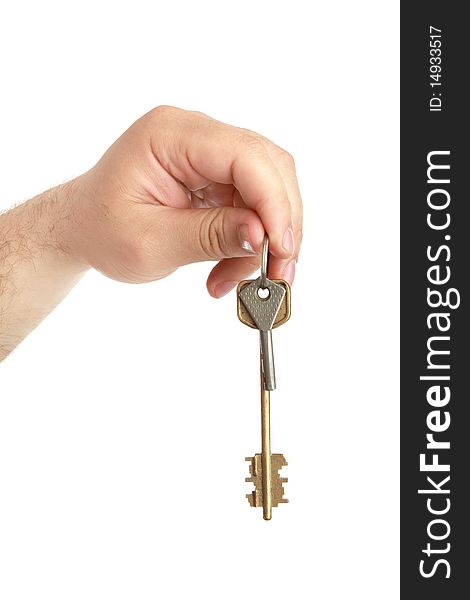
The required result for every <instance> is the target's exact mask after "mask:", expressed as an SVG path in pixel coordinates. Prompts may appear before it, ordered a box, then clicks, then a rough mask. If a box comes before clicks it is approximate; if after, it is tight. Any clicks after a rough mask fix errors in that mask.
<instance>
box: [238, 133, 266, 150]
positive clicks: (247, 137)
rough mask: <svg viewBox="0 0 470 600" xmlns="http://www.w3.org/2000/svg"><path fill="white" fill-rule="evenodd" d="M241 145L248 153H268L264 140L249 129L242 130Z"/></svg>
mask: <svg viewBox="0 0 470 600" xmlns="http://www.w3.org/2000/svg"><path fill="white" fill-rule="evenodd" d="M239 143H240V145H241V146H242V147H243V148H244V149H245V150H246V151H248V152H250V153H253V154H261V153H264V152H266V146H265V141H264V138H263V137H262V136H261V135H259V134H257V133H255V132H254V131H249V130H248V129H242V130H241V132H240V135H239Z"/></svg>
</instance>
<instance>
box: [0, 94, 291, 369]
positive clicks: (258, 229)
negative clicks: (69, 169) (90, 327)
mask: <svg viewBox="0 0 470 600" xmlns="http://www.w3.org/2000/svg"><path fill="white" fill-rule="evenodd" d="M265 231H266V233H267V234H268V236H269V249H270V253H271V260H270V265H269V269H270V272H269V276H270V277H271V278H282V279H285V280H286V281H288V282H289V283H290V284H292V283H293V280H294V274H295V263H296V261H297V257H298V254H299V250H300V245H301V239H302V202H301V198H300V192H299V187H298V183H297V177H296V173H295V166H294V161H293V159H292V156H291V155H290V154H289V153H288V152H286V151H285V150H283V149H282V148H280V147H279V146H276V144H274V143H273V142H271V141H270V140H268V139H266V138H265V137H263V136H261V135H259V134H257V133H255V132H253V131H249V130H247V129H241V128H238V127H232V126H230V125H227V124H225V123H221V122H220V121H216V120H214V119H211V118H210V117H208V116H207V115H205V114H203V113H200V112H192V111H184V110H181V109H178V108H174V107H170V106H160V107H158V108H155V109H154V110H152V111H150V112H149V113H147V114H146V115H144V116H143V117H141V118H140V119H139V120H138V121H136V122H135V123H134V124H133V125H132V126H131V127H130V128H129V129H128V130H127V131H126V132H125V133H124V134H123V135H122V136H121V137H120V138H119V139H118V140H117V141H116V142H115V143H114V144H113V145H112V146H111V147H110V148H109V149H108V150H107V152H106V153H105V154H104V155H103V157H102V158H101V159H100V160H99V161H98V163H97V164H96V165H95V166H94V167H93V168H92V169H90V170H89V171H87V172H86V173H84V174H83V175H80V176H79V177H77V178H76V179H73V180H72V181H69V182H68V183H66V184H64V185H61V186H58V187H56V188H53V189H51V190H48V191H46V192H44V193H42V194H40V195H38V196H36V197H34V198H32V199H31V200H28V201H27V202H25V203H23V204H21V205H19V206H17V207H14V208H12V209H10V210H9V211H8V212H6V213H4V214H2V215H0V360H2V359H3V358H5V357H6V356H7V355H8V354H9V353H10V352H11V351H12V350H13V349H14V348H15V346H17V344H19V343H20V342H21V340H22V339H24V338H25V337H26V335H28V333H29V332H30V331H32V330H33V329H34V328H35V327H36V326H37V325H38V323H39V322H40V321H41V320H42V319H43V318H44V317H45V316H46V315H47V314H48V313H49V312H50V311H51V310H52V309H53V308H54V307H55V306H56V305H57V304H58V303H59V302H60V301H61V300H62V299H63V298H64V297H65V295H66V294H67V293H68V292H69V291H70V289H71V288H72V287H73V286H74V285H75V284H76V283H77V282H78V281H79V280H80V278H81V277H82V276H83V275H84V274H85V273H86V271H87V270H88V269H90V268H94V269H97V270H98V271H101V272H102V273H103V274H104V275H106V276H108V277H111V278H113V279H116V280H119V281H124V282H128V283H145V282H147V281H154V280H156V279H161V278H163V277H166V276H168V275H170V274H171V273H173V271H175V270H176V269H177V268H178V267H180V266H182V265H185V264H189V263H193V262H199V261H217V264H216V265H215V267H214V268H213V269H212V271H211V273H210V274H209V277H208V280H207V289H208V291H209V293H210V294H211V296H213V297H215V298H220V297H221V296H223V295H225V294H226V293H228V292H229V291H230V290H231V289H233V287H235V286H236V285H237V283H238V282H239V281H240V280H241V279H244V278H247V277H249V275H250V274H251V273H253V272H254V271H255V270H256V269H258V268H259V260H260V258H259V254H260V252H261V248H262V242H263V237H264V232H265Z"/></svg>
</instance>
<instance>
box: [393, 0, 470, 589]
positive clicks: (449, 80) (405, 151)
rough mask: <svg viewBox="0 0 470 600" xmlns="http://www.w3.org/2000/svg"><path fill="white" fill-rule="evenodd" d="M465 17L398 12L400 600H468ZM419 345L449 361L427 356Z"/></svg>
mask: <svg viewBox="0 0 470 600" xmlns="http://www.w3.org/2000/svg"><path fill="white" fill-rule="evenodd" d="M466 9H467V6H466V3H464V2H445V1H443V0H441V1H440V2H436V1H435V0H427V1H418V2H401V57H400V64H401V88H400V90H401V91H400V94H401V98H400V104H401V190H400V194H401V217H400V218H401V235H402V238H401V239H402V241H401V257H400V261H401V458H400V460H401V597H402V598H405V599H408V598H409V599H413V600H414V599H419V598H426V599H427V600H433V599H434V598H439V599H441V600H442V599H443V598H445V599H446V600H449V599H453V598H458V599H459V600H461V599H462V598H465V597H467V596H468V597H470V591H469V590H470V585H469V582H468V579H469V577H470V551H469V546H468V545H469V543H470V535H469V534H470V528H469V523H470V493H469V489H470V485H469V484H470V467H469V464H470V418H469V416H470V390H469V386H468V385H467V382H466V377H467V374H470V348H469V345H468V342H467V340H468V339H469V338H470V327H469V322H470V319H469V306H470V295H469V284H468V281H469V278H470V216H469V214H470V211H469V210H468V209H469V207H470V192H469V189H468V181H467V180H468V178H469V173H470V161H469V159H470V153H469V151H468V146H469V143H470V141H469V138H470V127H469V123H470V120H469V107H468V99H467V98H466V92H465V89H467V88H468V87H469V86H468V73H469V71H470V68H469V62H468V58H469V57H470V52H469V50H468V48H469V46H468V44H469V39H470V36H469V31H468V28H469V24H468V21H467V19H466V18H465V16H464V11H465V12H466ZM431 27H432V28H434V29H431ZM439 30H440V31H439ZM433 35H434V36H435V37H432V36H433ZM439 36H440V37H439ZM439 41H440V42H441V43H440V44H439V43H437V42H439ZM437 49H440V52H431V50H437ZM438 57H439V58H440V59H441V60H440V61H438V60H431V58H438ZM434 66H439V67H440V70H439V69H437V68H431V67H434ZM437 75H439V77H437ZM433 76H434V77H433ZM432 83H434V84H436V85H434V86H432V85H431V84H432ZM431 109H433V110H431ZM432 152H440V154H437V153H436V154H433V155H430V154H429V153H432ZM447 152H448V154H447ZM428 160H430V161H431V162H433V163H434V164H436V165H437V164H440V165H441V167H443V166H446V165H447V166H450V169H448V170H447V169H444V168H440V169H439V168H435V169H431V171H430V173H429V175H430V177H429V178H428V175H427V170H428V167H429V163H428ZM428 179H430V181H428ZM447 179H450V181H449V182H448V183H445V180H447ZM429 194H430V196H429ZM447 202H448V206H446V204H447ZM430 205H431V206H430ZM428 215H429V216H428ZM427 219H430V223H431V225H432V226H431V225H430V224H429V223H428V221H427ZM448 219H450V222H449V224H448V226H447V227H444V225H445V224H446V223H447V222H448ZM436 227H437V228H436ZM439 227H442V229H439ZM433 267H435V268H433ZM447 277H449V279H448V281H444V280H446V278H447ZM436 282H438V283H436ZM429 290H431V292H430V293H431V297H428V293H429ZM452 290H454V291H452ZM439 292H440V293H441V295H442V298H443V299H444V300H443V302H445V298H448V299H449V300H450V301H449V304H450V305H452V306H454V308H452V307H451V306H444V305H441V306H435V307H434V308H433V307H432V306H430V304H431V303H433V304H436V305H439V295H438V293H439ZM459 300H460V305H459V306H458V307H457V306H456V305H457V303H458V301H459ZM433 314H435V315H440V316H439V317H433V316H432V315H433ZM438 323H439V325H438ZM439 326H440V328H439ZM446 327H448V330H446V331H444V330H445V329H446ZM441 329H442V330H441ZM432 338H435V339H432ZM447 338H449V339H447ZM428 344H430V348H431V352H432V351H435V350H440V351H444V352H447V351H449V354H432V353H431V354H429V353H430V350H429V348H428ZM428 361H430V362H428ZM446 366H448V367H449V368H445V367H446ZM420 377H449V379H448V380H445V379H440V380H434V381H433V380H431V379H420ZM433 387H434V391H432V390H431V391H430V388H433ZM445 388H448V390H446V389H445ZM446 393H450V399H449V400H448V402H447V403H446V396H445V394H446ZM449 419H450V424H449ZM438 429H441V431H437V430H438ZM427 435H431V436H432V438H431V441H430V439H429V438H427V437H426V436H427ZM437 442H441V443H442V445H441V446H440V447H438V448H432V447H430V448H427V444H431V445H432V444H434V443H437ZM447 442H448V443H449V444H450V448H449V449H447V448H445V446H444V444H446V443H447ZM423 454H424V455H425V458H424V462H425V463H426V464H428V465H429V464H430V463H432V461H433V460H436V461H437V463H438V467H437V468H438V469H441V468H442V469H444V468H445V465H449V468H450V470H449V471H445V470H436V471H425V470H422V468H420V455H423ZM433 455H436V456H433ZM436 457H437V458H436ZM424 468H428V467H424ZM428 477H430V478H431V480H432V482H430V481H428V479H427V478H428ZM447 477H450V479H449V480H448V481H447V482H446V483H442V482H443V481H445V479H446V478H447ZM418 490H424V491H425V492H424V493H421V494H420V493H418ZM432 492H434V493H432ZM431 511H434V512H435V513H437V512H441V514H433V513H432V512H431ZM434 538H440V539H434ZM428 544H429V546H428ZM438 561H441V562H438Z"/></svg>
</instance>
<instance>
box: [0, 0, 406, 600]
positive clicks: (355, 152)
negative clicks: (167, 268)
mask: <svg viewBox="0 0 470 600" xmlns="http://www.w3.org/2000/svg"><path fill="white" fill-rule="evenodd" d="M398 12H399V11H398V2H390V1H389V2H376V1H372V0H371V1H358V2H349V1H347V0H343V1H336V2H318V1H317V2H306V1H305V2H302V1H292V0H291V1H290V2H275V1H273V0H271V1H269V2H267V1H254V0H251V2H248V1H246V0H238V1H237V2H231V3H228V2H223V1H221V0H219V1H213V2H210V1H208V0H204V1H201V0H200V1H199V2H190V1H188V2H183V1H174V0H172V1H171V2H170V1H167V2H159V1H153V2H143V1H136V0H133V1H132V2H127V3H126V2H109V3H105V2H101V3H99V2H96V1H93V2H91V1H84V0H82V1H81V2H76V3H70V2H51V1H42V2H32V1H31V2H24V1H17V2H10V3H9V4H8V8H6V9H5V8H4V9H3V11H2V15H1V17H0V56H1V57H2V58H1V61H2V66H1V98H0V136H1V137H0V207H1V208H7V207H9V206H11V205H12V204H13V203H14V202H18V201H21V200H22V199H25V198H28V197H30V196H32V195H34V194H36V193H38V192H40V191H42V190H44V189H46V188H47V187H50V186H52V185H54V184H57V183H60V182H62V181H65V180H67V179H68V178H70V177H73V176H74V175H78V174H79V173H81V172H82V171H84V170H86V169H88V168H89V167H90V166H92V165H93V164H94V163H95V162H96V160H97V159H98V158H99V157H100V155H101V154H102V153H103V152H104V150H105V149H106V148H107V147H108V146H109V145H110V144H111V143H112V142H113V141H114V139H115V138H116V137H117V136H118V135H120V133H121V132H122V131H123V130H124V129H126V128H127V127H128V126H129V125H130V124H131V123H132V122H133V121H134V120H135V119H136V118H138V117H139V116H140V115H141V114H143V113H144V112H146V111H147V110H149V109H150V108H152V107H153V106H156V105H158V104H162V103H164V104H173V105H176V106H181V107H183V108H191V109H197V110H202V111H203V112H206V113H208V114H209V115H211V116H213V117H216V118H218V119H220V120H223V121H226V122H229V123H232V124H235V125H240V126H243V127H247V128H250V129H254V130H257V131H259V132H261V133H263V134H264V135H266V136H268V137H270V138H271V139H273V140H274V141H275V142H276V143H278V144H279V145H281V146H283V147H285V148H286V149H287V150H289V151H290V152H291V153H292V154H293V155H294V156H295V158H296V164H297V169H298V175H299V180H300V183H301V189H302V193H303V199H304V203H305V230H304V235H305V241H304V246H303V251H302V254H301V257H300V261H299V264H298V270H297V280H296V283H295V285H294V287H293V316H292V319H291V321H290V322H289V323H288V324H286V325H284V326H283V327H282V328H281V329H278V330H277V331H276V332H275V335H274V342H275V354H276V364H277V375H278V390H277V391H276V392H275V393H274V394H273V399H272V404H273V406H272V410H273V416H272V421H273V423H272V426H273V451H277V452H283V453H284V454H285V455H286V458H287V460H288V461H289V466H288V468H287V469H286V471H287V475H288V476H289V484H288V485H287V486H286V490H287V496H288V497H289V499H290V503H289V504H287V505H281V506H280V507H279V508H277V509H275V511H274V516H273V520H272V521H271V522H264V521H263V519H262V516H261V510H260V509H258V510H255V509H252V508H250V507H249V505H248V503H247V501H246V499H245V497H244V495H245V494H246V493H247V492H248V491H249V489H250V486H249V484H246V483H245V482H244V477H245V476H246V475H248V471H247V467H248V463H245V462H244V457H245V456H248V455H251V454H253V453H254V452H257V451H259V449H260V448H259V446H260V441H259V414H258V402H259V400H258V363H257V351H258V340H257V337H256V333H255V332H254V331H252V330H251V329H248V328H245V327H244V326H243V325H242V324H240V323H239V322H238V320H237V317H236V309H235V293H231V294H229V296H228V297H226V298H225V299H223V300H218V301H217V300H214V299H212V298H210V297H209V295H208V294H207V292H206V289H205V279H206V276H207V274H208V272H209V269H210V265H209V264H200V265H196V266H189V267H185V268H183V269H181V270H180V271H178V272H177V273H176V274H174V275H172V276H171V277H170V278H168V279H166V280H164V281H161V282H157V283H154V284H148V285H144V286H127V285H125V284H120V283H116V282H113V281H110V280H106V279H105V278H104V277H102V276H100V275H98V274H96V273H89V274H88V275H87V276H86V277H85V279H84V280H83V281H82V282H81V283H80V284H79V285H78V286H77V287H76V288H75V289H74V290H73V291H72V293H71V294H70V295H69V297H68V298H67V299H66V300H65V301H64V302H63V303H62V304H61V306H60V307H59V308H58V309H57V310H56V311H55V312H54V313H53V314H52V315H51V316H49V317H48V318H47V319H46V321H45V322H44V323H43V324H42V325H41V326H40V327H39V328H38V329H37V330H36V331H35V332H34V333H33V334H31V335H30V337H29V338H28V339H27V340H26V341H25V342H24V343H23V344H22V345H21V346H20V347H19V348H18V349H17V350H16V351H15V352H14V353H13V354H12V355H11V356H10V357H9V358H8V359H7V360H6V361H5V362H4V363H3V364H2V365H0V597H1V598H2V600H13V599H22V600H23V599H27V600H32V599H34V600H37V599H42V598H45V599H47V600H54V599H61V600H64V599H67V600H69V599H80V600H83V599H84V598H87V599H89V600H94V599H97V600H98V599H100V600H102V599H108V598H109V599H113V600H119V599H121V598H122V599H131V598H132V599H134V598H138V599H139V600H147V599H154V598H165V599H169V600H170V599H173V598H175V599H176V598H178V599H179V598H204V599H219V598H228V599H231V598H237V599H238V598H243V597H255V596H258V597H259V596H260V595H261V594H263V596H265V597H269V598H271V599H276V600H277V599H281V598H287V597H292V598H296V599H304V598H321V599H322V600H328V599H333V598H334V599H341V600H342V599H343V598H358V599H361V600H365V599H369V598H370V599H374V600H376V599H377V598H381V600H387V599H389V598H398V577H399V571H398V566H399V564H398V499H399V496H398V457H399V454H398V292H399V288H398V175H399V174H398V168H399V161H398V141H399V140H398V123H399V115H398V97H399V88H398V66H399V65H398V17H399V14H398Z"/></svg>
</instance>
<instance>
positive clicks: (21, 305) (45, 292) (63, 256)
mask: <svg viewBox="0 0 470 600" xmlns="http://www.w3.org/2000/svg"><path fill="white" fill-rule="evenodd" d="M73 187H74V182H73V181H72V182H70V183H67V184H65V185H62V186H58V187H56V188H53V189H51V190H48V191H46V192H44V193H43V194H40V195H39V196H36V197H34V198H32V199H31V200H29V201H27V202H25V203H24V204H21V205H19V206H17V207H15V208H12V209H11V210H9V211H8V212H6V213H4V214H2V215H0V360H3V359H4V358H5V357H6V356H7V355H8V354H9V353H10V352H11V351H12V350H13V349H14V348H15V347H16V346H17V345H18V344H19V343H20V342H21V340H23V339H24V338H25V337H26V336H27V335H28V333H29V332H30V331H32V330H33V329H34V328H35V327H36V326H37V325H38V324H39V323H40V322H41V321H42V319H43V318H44V317H45V316H46V315H47V314H49V312H51V310H52V309H53V308H54V307H55V306H56V305H57V304H58V303H59V302H60V301H61V300H62V299H63V298H64V297H65V296H66V295H67V293H68V292H69V291H70V289H71V288H72V287H73V286H74V285H75V284H76V283H77V281H79V279H80V278H81V277H82V276H83V274H84V273H85V272H86V270H87V267H86V266H85V265H84V264H80V263H79V262H78V261H77V260H76V259H75V258H73V257H72V255H71V253H70V248H69V245H68V242H69V240H70V239H71V238H72V230H73V227H74V222H73V221H74V219H73V213H72V199H71V194H72V192H73Z"/></svg>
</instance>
